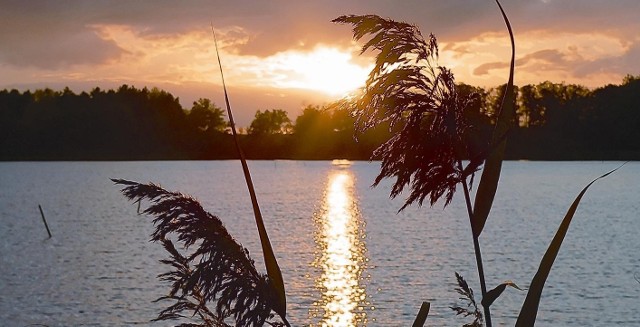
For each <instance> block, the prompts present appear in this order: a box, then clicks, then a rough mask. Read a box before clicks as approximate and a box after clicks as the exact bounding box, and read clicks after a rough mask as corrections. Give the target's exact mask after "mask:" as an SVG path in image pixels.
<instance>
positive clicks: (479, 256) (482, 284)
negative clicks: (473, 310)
mask: <svg viewBox="0 0 640 327" xmlns="http://www.w3.org/2000/svg"><path fill="white" fill-rule="evenodd" d="M458 169H459V170H460V171H462V162H461V161H460V160H458ZM462 190H463V191H464V200H465V203H466V205H467V214H468V215H469V226H471V236H472V237H473V250H474V252H475V255H476V265H477V267H478V279H480V290H481V291H482V299H485V297H486V295H487V284H486V282H485V280H484V266H483V264H482V253H481V251H480V242H479V240H478V236H476V235H475V233H474V232H473V206H472V204H471V197H470V196H469V187H468V186H467V181H466V178H465V180H464V181H462ZM482 308H483V309H484V321H485V324H486V326H487V327H491V310H489V306H488V305H486V306H485V305H484V304H483V305H482Z"/></svg>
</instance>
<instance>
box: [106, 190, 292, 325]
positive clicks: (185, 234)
mask: <svg viewBox="0 0 640 327" xmlns="http://www.w3.org/2000/svg"><path fill="white" fill-rule="evenodd" d="M112 181H113V182H114V183H116V184H117V185H121V186H124V188H123V189H122V193H123V194H124V195H125V196H126V197H127V198H128V199H129V200H132V201H134V202H139V201H142V200H147V201H149V202H151V205H150V206H149V207H148V208H147V209H145V210H144V211H143V213H144V214H147V215H151V216H154V217H155V218H154V219H153V224H154V226H155V231H154V232H153V233H152V235H151V241H153V242H161V243H162V245H163V246H164V248H165V250H166V251H167V252H168V253H169V254H170V257H169V258H167V259H164V260H161V262H162V263H164V264H167V265H169V266H171V268H172V270H170V271H169V272H167V273H164V274H161V275H159V276H158V277H159V278H160V279H162V280H164V281H166V282H169V283H170V284H171V290H170V291H169V293H168V295H167V296H164V297H161V298H160V299H158V301H164V300H170V301H173V304H172V305H170V306H169V307H168V308H167V309H165V310H163V311H162V312H161V313H160V314H159V315H158V317H157V318H156V320H172V319H178V318H189V319H195V318H197V320H199V321H200V322H199V323H197V324H182V325H181V326H206V327H210V326H223V327H224V326H227V324H226V323H225V322H224V321H225V319H233V320H234V321H235V325H236V326H261V325H263V324H264V323H265V322H267V321H270V320H272V318H273V313H272V312H275V313H278V312H277V311H276V309H277V308H276V307H274V305H273V304H274V303H277V298H275V296H276V295H275V294H274V293H273V290H272V287H271V286H270V284H269V278H268V277H267V276H266V275H262V274H260V273H258V271H257V270H256V268H255V265H254V261H253V260H252V259H251V258H250V256H249V252H248V251H247V249H245V248H244V247H242V246H241V245H240V244H239V243H238V242H237V241H236V240H235V239H234V238H233V237H232V236H231V235H230V234H229V232H228V231H227V230H226V228H225V227H224V226H223V224H222V221H221V220H220V219H219V218H218V217H216V216H214V215H212V214H210V213H208V212H207V211H205V210H204V209H203V208H202V206H201V205H200V203H199V202H198V201H197V200H195V199H193V198H191V197H189V196H186V195H183V194H181V193H177V192H169V191H167V190H165V189H163V188H161V187H159V186H157V185H154V184H141V183H137V182H132V181H128V180H123V179H113V180H112ZM171 239H174V240H176V241H177V242H179V243H181V245H182V247H181V249H182V250H178V249H177V248H176V247H175V245H174V243H173V241H172V240H171ZM192 247H193V249H192ZM210 305H215V308H213V309H212V308H211V307H210ZM269 323H270V324H273V325H281V323H280V322H278V321H276V322H269Z"/></svg>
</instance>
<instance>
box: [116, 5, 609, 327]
mask: <svg viewBox="0 0 640 327" xmlns="http://www.w3.org/2000/svg"><path fill="white" fill-rule="evenodd" d="M496 3H497V5H498V7H499V9H500V13H501V15H502V18H503V19H504V22H505V25H506V27H507V30H508V33H509V37H510V41H511V48H512V52H511V61H510V72H509V78H508V82H507V87H506V90H505V93H504V94H505V95H504V98H503V99H502V105H501V107H500V110H499V114H498V116H497V120H496V124H495V127H494V130H493V132H492V134H491V136H490V138H488V139H486V140H481V142H478V139H477V135H478V133H477V131H475V130H474V129H475V126H473V125H472V124H471V123H470V122H468V121H467V119H466V117H465V109H466V108H467V106H469V104H470V103H472V101H473V95H468V96H462V95H460V94H458V90H457V86H456V84H455V79H454V76H453V73H452V72H451V71H450V70H449V69H447V68H446V67H442V66H439V65H438V64H437V59H438V43H437V40H436V37H435V36H434V35H433V34H430V35H429V37H428V38H427V39H425V38H424V37H423V36H422V34H421V32H420V30H419V29H418V28H417V27H416V26H414V25H411V24H407V23H404V22H397V21H393V20H390V19H384V18H381V17H379V16H376V15H360V16H358V15H349V16H340V17H338V18H336V19H334V20H333V22H337V23H342V24H350V25H353V36H354V38H355V39H356V40H360V39H362V38H363V37H365V36H370V39H369V40H368V41H367V42H366V43H365V44H364V46H363V47H362V52H363V53H364V52H365V51H368V50H373V51H377V52H378V54H377V55H376V60H375V65H374V68H373V69H372V71H371V73H370V74H369V77H368V79H367V81H366V85H365V87H364V88H363V90H362V93H361V94H360V95H359V96H356V97H355V98H352V99H349V100H345V101H343V102H342V104H343V106H346V108H347V109H349V110H350V111H351V113H352V114H353V115H354V117H355V118H356V120H355V130H356V132H357V133H364V132H365V131H366V130H368V129H371V128H374V127H377V126H381V125H386V126H388V127H389V128H390V129H391V130H392V131H394V133H391V137H390V138H389V139H388V140H386V141H385V142H384V143H383V144H381V145H380V146H379V147H378V148H377V149H376V150H375V151H374V153H373V154H372V158H375V159H380V160H381V169H380V173H379V174H378V176H377V177H376V178H375V181H374V186H375V185H378V184H379V183H381V182H382V181H383V180H385V179H388V178H393V179H395V181H394V183H393V185H392V189H391V193H390V195H391V197H396V196H398V195H400V194H402V193H403V192H404V191H405V190H406V189H408V191H409V192H408V197H407V199H406V201H405V203H404V204H403V206H402V207H401V208H400V209H399V211H402V210H403V209H405V208H406V207H407V206H409V205H412V204H414V203H416V204H418V205H422V204H423V203H424V202H425V201H428V203H429V204H430V205H431V206H433V205H434V204H435V203H437V202H438V201H440V200H441V199H442V200H444V206H445V207H446V206H447V205H449V204H450V202H451V201H452V199H453V196H454V193H455V192H456V190H457V188H458V187H461V188H462V190H463V193H464V201H465V205H466V208H467V214H468V217H469V225H470V230H471V236H472V241H473V242H472V243H473V247H474V252H475V259H476V264H477V268H478V279H479V282H480V286H481V292H482V300H481V301H480V302H478V301H476V299H475V295H474V293H473V290H472V289H471V288H470V287H469V285H468V283H467V282H466V280H465V279H464V278H463V277H462V276H461V275H459V274H458V273H457V272H456V274H455V275H456V280H457V283H458V287H457V288H456V292H457V293H458V294H459V295H460V300H461V301H462V304H461V305H454V306H452V307H451V309H452V310H453V311H454V312H455V313H456V314H457V315H463V316H465V317H472V318H473V321H472V322H470V323H467V324H465V325H464V326H482V325H483V322H484V324H486V326H491V325H492V324H491V312H490V307H491V305H492V304H493V303H495V301H496V300H497V299H498V298H499V297H500V295H501V294H502V293H503V292H504V291H505V290H506V289H507V287H512V288H515V289H519V290H520V288H519V287H518V286H517V285H516V284H514V283H513V282H511V281H506V282H504V283H501V284H500V285H498V286H496V287H494V288H492V289H488V288H487V286H486V283H485V276H484V268H483V261H482V255H481V251H480V242H479V238H480V236H481V233H482V230H483V228H484V225H485V223H486V221H487V219H488V217H489V214H490V211H491V208H492V206H493V202H494V199H495V195H496V191H497V186H498V181H499V179H500V172H501V169H502V161H503V158H504V151H505V148H506V142H507V139H508V134H509V130H510V127H511V126H512V124H513V119H514V118H513V117H514V115H515V98H514V95H513V92H511V89H512V88H513V78H514V71H515V41H514V33H513V30H512V28H511V24H510V22H509V19H508V17H507V15H506V13H505V11H504V9H503V7H502V5H501V4H500V2H499V1H498V0H496ZM212 34H213V38H214V42H215V45H216V54H218V48H217V40H216V36H215V31H214V30H213V26H212ZM217 58H218V64H219V66H220V73H221V75H222V83H223V89H224V95H225V104H226V107H227V113H228V116H229V121H230V126H231V131H232V134H233V136H234V142H235V144H236V148H237V151H238V156H239V158H240V162H241V164H242V169H243V173H244V176H245V182H246V184H247V188H248V189H249V194H250V197H251V202H252V206H253V211H254V215H255V221H256V226H257V229H258V234H259V237H260V241H261V245H262V251H263V256H264V261H265V265H266V270H267V274H261V273H259V272H258V271H257V269H256V267H255V265H254V262H253V260H252V259H251V258H250V256H249V253H248V251H247V250H246V249H245V248H244V247H242V245H241V244H239V243H238V242H237V241H236V240H235V239H234V238H233V237H232V236H231V235H230V234H229V233H228V231H227V230H226V229H225V227H224V226H223V224H222V221H221V220H220V218H218V217H217V216H214V215H212V214H210V213H208V212H206V211H205V210H204V209H203V208H202V206H201V205H200V203H199V202H198V201H196V200H195V199H193V198H191V197H189V196H186V195H183V194H181V193H178V192H170V191H167V190H165V189H163V188H161V187H159V186H157V185H155V184H141V183H138V182H133V181H128V180H123V179H113V182H114V183H116V184H117V185H120V186H122V187H123V189H122V192H123V194H124V195H125V196H126V197H127V198H129V199H130V200H132V201H134V203H137V204H138V211H139V210H140V203H141V202H142V201H146V202H148V203H150V205H149V207H148V208H147V209H145V210H144V211H143V212H142V213H144V214H146V215H151V216H154V217H155V218H154V220H153V223H154V225H155V231H154V232H153V234H152V241H154V242H159V243H161V244H162V245H163V247H164V249H165V250H166V251H167V252H168V254H169V257H168V258H167V259H164V260H161V262H162V263H164V264H166V265H168V266H169V267H170V269H171V270H170V271H169V272H167V273H163V274H161V275H160V276H159V278H161V279H162V280H164V281H166V282H168V283H169V284H170V285H171V288H170V291H169V293H168V295H167V296H164V297H162V298H160V299H158V301H169V302H170V303H172V304H171V305H169V306H168V307H167V308H166V309H165V310H163V311H161V312H160V314H159V315H158V317H157V318H156V320H173V319H186V320H189V321H191V322H189V323H181V324H180V326H207V327H210V326H230V325H229V322H230V321H233V322H234V323H235V325H236V326H261V325H264V324H268V325H271V326H290V324H289V322H288V321H287V319H286V293H285V289H284V282H283V279H282V274H281V272H280V268H279V266H278V264H277V261H276V257H275V254H274V252H273V249H272V247H271V243H270V241H269V238H268V235H267V232H266V228H265V225H264V221H263V218H262V214H261V213H260V208H259V205H258V201H257V196H256V193H255V190H254V188H253V183H252V180H251V175H250V173H249V167H248V165H247V162H246V160H245V158H244V154H243V152H242V149H241V148H240V144H239V142H238V138H237V133H236V129H235V123H234V121H233V113H232V110H231V106H230V103H229V96H228V93H227V89H226V85H225V82H224V74H223V70H222V63H221V60H220V56H219V54H218V57H217ZM478 144H480V146H478ZM465 159H466V161H463V160H465ZM463 162H466V164H463ZM619 168H620V167H618V168H616V169H614V170H612V171H610V172H608V173H606V174H604V175H602V176H600V177H598V178H596V179H594V180H593V181H592V182H591V183H589V184H588V185H586V186H585V187H584V188H583V189H582V191H581V192H580V193H579V194H578V196H577V197H576V199H575V200H574V202H573V203H572V204H571V206H570V207H569V209H568V211H567V213H566V215H565V217H564V219H563V221H562V223H561V225H560V227H559V228H558V231H557V233H556V235H555V236H554V238H553V240H552V242H551V244H550V245H549V248H548V249H547V251H546V253H545V254H544V256H543V258H542V261H541V263H540V265H539V268H538V272H537V273H536V275H535V277H534V278H533V281H532V282H531V285H530V287H529V290H528V292H527V295H526V299H525V301H524V303H523V306H522V309H521V311H520V315H519V316H518V320H517V322H516V326H533V325H534V324H535V320H536V316H537V312H538V304H539V302H540V299H541V296H542V289H543V287H544V284H545V282H546V279H547V277H548V276H549V273H550V270H551V268H552V266H553V264H554V261H555V258H556V256H557V254H558V252H559V250H560V247H561V245H562V242H563V240H564V238H565V237H566V235H567V232H568V228H569V225H570V223H571V221H572V218H573V216H574V214H575V212H576V209H577V207H578V205H579V203H580V201H581V200H582V197H583V195H584V194H585V193H586V191H587V190H588V189H589V187H590V186H591V185H592V184H593V183H595V182H596V181H597V180H599V179H601V178H604V177H606V176H607V175H609V174H611V173H613V172H614V171H615V170H617V169H619ZM480 169H482V174H481V177H480V182H479V185H478V188H477V190H476V195H475V198H474V199H473V201H472V199H471V193H470V190H471V187H472V186H473V180H474V176H475V174H476V172H478V171H479V170H480ZM176 242H177V243H179V244H180V245H181V246H179V247H176V244H175V243H176ZM429 308H430V304H429V303H428V302H423V303H422V304H421V307H420V311H419V313H418V316H417V317H416V319H415V321H414V323H413V326H415V327H417V326H423V325H424V324H425V322H426V320H427V316H428V313H429Z"/></svg>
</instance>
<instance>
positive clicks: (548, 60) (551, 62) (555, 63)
mask: <svg viewBox="0 0 640 327" xmlns="http://www.w3.org/2000/svg"><path fill="white" fill-rule="evenodd" d="M533 61H535V65H536V67H537V68H538V69H540V67H564V66H566V65H567V64H568V61H567V60H566V59H565V55H564V54H562V53H561V52H560V51H558V50H556V49H546V50H540V51H536V52H533V53H530V54H527V55H525V56H523V57H521V58H518V59H516V67H523V66H526V65H527V64H529V63H531V62H533ZM508 67H509V63H508V62H490V63H485V64H482V65H480V66H478V67H476V68H475V69H474V70H473V74H474V75H477V76H482V75H487V74H489V72H490V71H491V70H494V69H505V68H508Z"/></svg>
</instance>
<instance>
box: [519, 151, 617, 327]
mask: <svg viewBox="0 0 640 327" xmlns="http://www.w3.org/2000/svg"><path fill="white" fill-rule="evenodd" d="M623 165H624V164H623ZM621 167H622V166H620V167H618V168H616V169H614V170H612V171H610V172H608V173H606V174H604V175H602V176H600V177H598V178H596V179H594V180H593V181H591V183H589V184H587V186H585V187H584V188H583V189H582V191H581V192H580V194H578V196H577V197H576V198H575V200H574V201H573V203H572V204H571V206H570V207H569V210H568V211H567V213H566V215H565V216H564V218H563V219H562V223H561V224H560V227H558V230H557V231H556V234H555V236H554V237H553V240H552V241H551V244H549V247H548V248H547V251H546V252H545V253H544V256H543V257H542V261H541V262H540V266H539V267H538V271H537V272H536V274H535V276H534V277H533V280H532V281H531V286H530V287H529V291H528V292H527V297H526V298H525V300H524V303H523V304H522V309H520V314H519V315H518V320H517V321H516V327H530V326H533V325H534V324H535V322H536V316H537V314H538V306H539V304H540V297H541V296H542V289H543V288H544V284H545V282H546V281H547V277H549V273H550V272H551V267H552V266H553V263H554V261H555V259H556V257H557V256H558V252H559V251H560V246H561V245H562V242H563V241H564V238H565V236H566V235H567V231H568V230H569V225H570V224H571V220H572V219H573V215H574V214H575V212H576V209H577V208H578V205H579V204H580V200H582V196H583V195H584V194H585V193H586V192H587V189H589V187H590V186H591V185H592V184H593V183H595V182H596V181H597V180H599V179H601V178H605V177H607V176H609V175H610V174H612V173H613V172H615V171H616V170H618V169H620V168H621Z"/></svg>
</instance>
